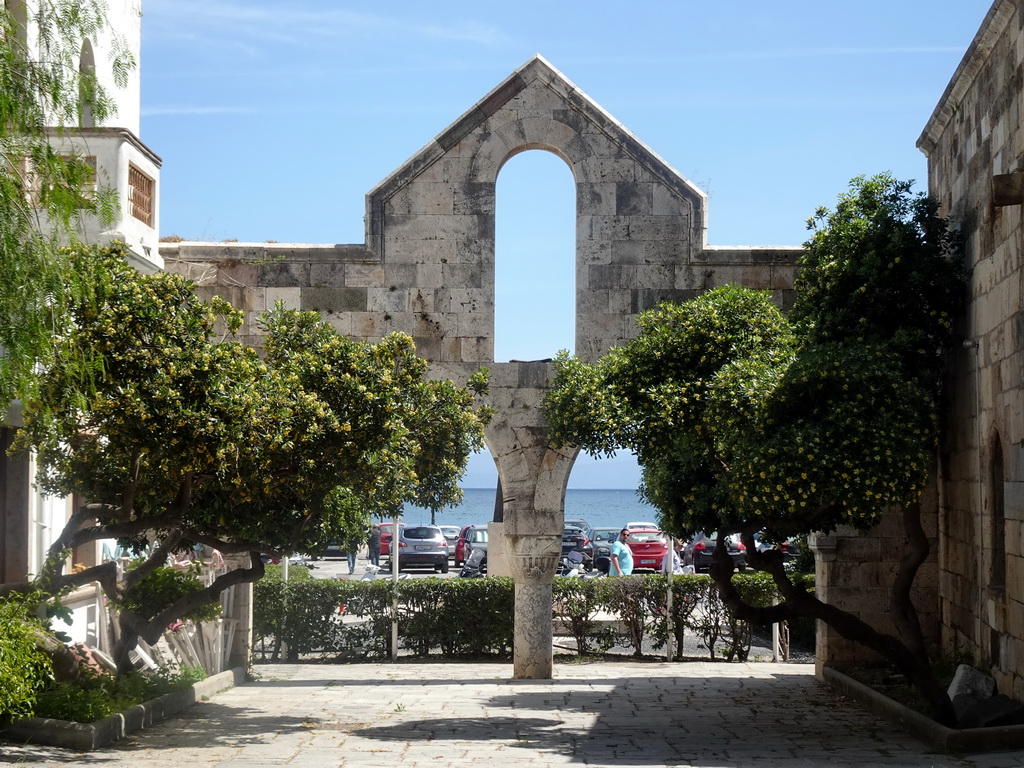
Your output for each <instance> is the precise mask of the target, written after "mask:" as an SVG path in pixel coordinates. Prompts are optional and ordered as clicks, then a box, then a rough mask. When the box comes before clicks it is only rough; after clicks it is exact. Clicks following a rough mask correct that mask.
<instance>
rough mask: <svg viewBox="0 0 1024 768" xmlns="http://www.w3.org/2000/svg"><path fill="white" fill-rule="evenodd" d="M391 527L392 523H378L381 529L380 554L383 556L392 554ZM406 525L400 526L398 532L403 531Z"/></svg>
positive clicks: (401, 524)
mask: <svg viewBox="0 0 1024 768" xmlns="http://www.w3.org/2000/svg"><path fill="white" fill-rule="evenodd" d="M391 526H392V523H377V527H378V528H380V553H381V555H390V554H391ZM404 526H405V523H399V524H398V530H402V528H403V527H404Z"/></svg>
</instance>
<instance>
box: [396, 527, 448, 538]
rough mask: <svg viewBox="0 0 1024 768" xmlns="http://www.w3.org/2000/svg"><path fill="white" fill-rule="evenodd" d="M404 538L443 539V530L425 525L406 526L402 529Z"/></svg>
mask: <svg viewBox="0 0 1024 768" xmlns="http://www.w3.org/2000/svg"><path fill="white" fill-rule="evenodd" d="M402 538H405V539H441V538H444V537H443V536H442V535H441V531H439V530H438V529H437V528H431V527H430V526H427V525H424V526H420V527H417V528H406V529H405V530H404V531H402Z"/></svg>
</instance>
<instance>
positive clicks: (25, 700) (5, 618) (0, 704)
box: [0, 595, 53, 721]
mask: <svg viewBox="0 0 1024 768" xmlns="http://www.w3.org/2000/svg"><path fill="white" fill-rule="evenodd" d="M32 605H33V598H31V597H29V596H25V595H9V596H8V597H6V598H3V599H0V721H2V719H3V717H5V716H10V717H31V716H32V714H33V711H34V710H35V707H36V701H37V698H38V695H39V692H40V691H41V690H42V689H43V687H44V686H46V685H47V684H48V683H49V682H50V681H51V680H52V679H53V667H52V664H51V662H50V658H49V657H48V656H47V655H46V654H45V653H44V652H43V651H42V649H41V648H40V647H39V643H38V637H39V635H40V634H41V633H44V632H46V628H45V626H44V625H43V622H42V621H40V620H39V619H37V618H36V617H35V616H34V615H33V614H32V612H31V606H32Z"/></svg>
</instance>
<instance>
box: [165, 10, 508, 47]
mask: <svg viewBox="0 0 1024 768" xmlns="http://www.w3.org/2000/svg"><path fill="white" fill-rule="evenodd" d="M424 7H425V8H428V6H424ZM146 16H147V25H149V29H150V30H151V31H152V32H153V33H155V34H158V35H167V36H175V37H179V38H181V37H182V36H183V35H186V34H187V35H193V36H196V37H205V36H207V35H208V34H210V33H211V32H212V31H213V30H217V32H218V34H217V35H215V36H217V37H223V38H225V40H231V41H235V43H236V44H237V43H238V41H239V40H240V39H249V40H262V41H266V42H274V43H279V44H282V43H283V44H292V45H309V44H310V42H311V41H313V40H338V39H359V40H360V41H362V42H373V41H374V40H375V39H376V40H380V41H382V42H386V43H388V44H390V45H394V44H396V43H399V42H400V41H401V40H402V39H409V38H430V39H435V40H446V41H460V42H466V43H472V44H476V45H482V46H496V45H501V44H503V43H505V42H507V36H506V35H505V34H504V33H503V32H501V30H500V29H498V28H497V27H495V26H493V25H490V24H485V23H482V22H478V21H474V20H461V21H460V20H457V21H453V22H451V23H446V24H438V23H437V22H436V21H435V20H433V19H432V18H431V20H430V21H429V22H425V23H419V22H418V21H417V20H416V19H415V18H413V17H412V16H410V15H405V16H388V15H382V14H376V13H364V12H360V11H353V10H350V9H344V8H316V7H309V6H305V7H304V6H299V5H297V4H289V3H283V2H274V1H271V2H264V3H256V2H253V3H245V4H243V3H237V2H231V0H210V1H209V2H200V1H199V0H149V2H148V3H147V5H146Z"/></svg>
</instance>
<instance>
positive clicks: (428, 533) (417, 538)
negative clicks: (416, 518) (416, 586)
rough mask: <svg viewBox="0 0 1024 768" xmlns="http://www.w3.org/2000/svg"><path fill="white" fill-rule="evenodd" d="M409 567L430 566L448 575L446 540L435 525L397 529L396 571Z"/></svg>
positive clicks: (409, 526)
mask: <svg viewBox="0 0 1024 768" xmlns="http://www.w3.org/2000/svg"><path fill="white" fill-rule="evenodd" d="M411 565H422V566H430V567H432V568H434V569H435V570H436V571H438V572H439V573H448V540H447V539H445V537H444V534H443V533H442V532H441V529H440V528H438V527H437V526H436V525H407V526H406V527H404V528H399V534H398V570H402V569H403V568H405V567H406V566H411Z"/></svg>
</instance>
